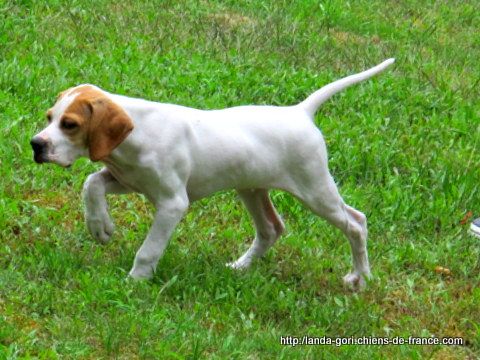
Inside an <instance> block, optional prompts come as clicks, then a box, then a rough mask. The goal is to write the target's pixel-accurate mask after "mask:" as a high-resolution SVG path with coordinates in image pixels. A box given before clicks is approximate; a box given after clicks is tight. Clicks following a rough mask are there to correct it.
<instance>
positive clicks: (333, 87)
mask: <svg viewBox="0 0 480 360" xmlns="http://www.w3.org/2000/svg"><path fill="white" fill-rule="evenodd" d="M394 62H395V59H393V58H392V59H388V60H385V61H384V62H382V63H381V64H379V65H377V66H375V67H373V68H371V69H368V70H366V71H363V72H361V73H358V74H355V75H350V76H347V77H345V78H343V79H340V80H337V81H334V82H332V83H330V84H328V85H325V86H324V87H322V88H321V89H320V90H317V91H315V92H314V93H313V94H312V95H310V96H309V97H308V98H306V99H305V100H304V101H302V102H301V103H300V104H298V106H300V107H303V108H304V109H305V111H306V112H307V113H308V114H309V115H310V116H312V117H313V115H315V112H316V111H317V110H318V108H319V107H320V105H322V104H323V103H324V102H325V101H327V100H328V99H330V98H331V97H332V96H333V95H335V94H336V93H338V92H339V91H342V90H343V89H345V88H347V87H349V86H350V85H353V84H356V83H358V82H360V81H364V80H367V79H369V78H371V77H372V76H374V75H376V74H378V73H379V72H382V71H383V70H385V69H386V68H387V67H388V66H390V65H391V64H393V63H394Z"/></svg>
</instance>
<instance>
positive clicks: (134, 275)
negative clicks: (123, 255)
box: [128, 266, 153, 281]
mask: <svg viewBox="0 0 480 360" xmlns="http://www.w3.org/2000/svg"><path fill="white" fill-rule="evenodd" d="M128 277H129V278H130V279H133V280H135V281H142V280H150V279H151V278H152V277H153V269H152V268H151V267H148V266H144V267H139V266H134V267H133V268H132V270H130V272H129V273H128Z"/></svg>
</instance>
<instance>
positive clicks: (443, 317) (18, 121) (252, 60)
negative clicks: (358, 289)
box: [0, 0, 480, 359]
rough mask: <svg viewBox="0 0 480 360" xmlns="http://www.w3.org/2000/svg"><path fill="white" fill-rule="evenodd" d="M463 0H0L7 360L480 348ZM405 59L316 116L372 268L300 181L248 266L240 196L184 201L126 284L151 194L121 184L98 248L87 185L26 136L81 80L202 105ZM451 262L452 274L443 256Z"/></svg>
mask: <svg viewBox="0 0 480 360" xmlns="http://www.w3.org/2000/svg"><path fill="white" fill-rule="evenodd" d="M479 14H480V13H479V11H478V7H477V4H476V2H474V1H471V2H470V1H428V2H427V1H419V0H410V1H404V2H398V1H380V0H375V1H367V0H358V1H350V2H344V1H339V0H338V1H334V0H331V1H325V2H322V4H320V2H319V1H314V0H312V1H308V0H304V1H295V2H291V1H274V0H271V1H241V2H239V1H207V0H205V1H200V2H199V1H194V0H183V1H173V0H171V1H156V2H145V1H123V2H107V1H95V2H89V1H80V0H74V1H70V2H62V1H55V0H50V1H42V2H41V1H28V0H24V1H6V2H5V0H0V117H1V119H0V120H1V121H0V127H1V129H0V130H1V132H0V134H1V141H0V173H1V177H0V236H1V240H0V359H3V358H5V359H30V358H38V359H107V358H120V359H135V358H145V359H154V358H161V359H165V358H167V359H184V358H185V359H197V358H205V359H210V358H213V359H227V358H237V359H268V358H272V359H277V358H280V359H291V358H293V359H319V358H322V359H323V358H324V359H337V358H345V359H366V358H373V359H384V358H392V359H405V358H412V359H420V358H433V359H464V358H468V359H474V358H477V357H479V356H480V324H479V319H480V306H479V305H480V288H479V281H480V275H479V270H480V262H479V259H480V242H479V240H478V239H475V238H473V237H470V236H468V234H467V228H468V225H469V221H468V220H467V221H466V222H463V223H462V222H461V220H462V218H464V216H465V214H467V213H468V212H469V211H472V212H473V213H474V216H475V215H478V216H480V185H479V184H480V167H479V165H480V152H479V146H480V121H479V119H480V114H479V113H480V106H479V105H478V104H479V103H478V99H479V95H480V94H479V88H480V68H479V65H478V64H479V60H478V59H479V58H480V37H479V35H478V29H479V27H480V15H479ZM388 57H396V59H397V62H396V64H395V66H394V67H393V68H391V69H389V70H388V71H387V72H385V73H383V74H382V75H380V76H379V77H377V78H375V79H373V80H371V81H369V82H367V83H364V84H361V85H359V86H355V87H353V88H351V89H348V90H347V91H345V92H343V93H342V94H340V95H337V96H336V97H335V98H334V99H332V100H331V101H330V102H328V103H327V104H325V105H324V106H323V108H322V110H321V111H320V112H319V114H318V115H317V123H318V125H319V127H320V128H321V129H322V131H323V133H324V135H325V138H326V141H327V144H328V148H329V157H330V168H331V171H332V173H333V175H334V177H335V179H336V181H337V183H338V184H339V187H340V191H341V193H342V194H343V196H344V198H345V199H346V201H347V202H348V203H350V204H352V205H353V206H355V207H356V208H358V209H361V210H362V211H364V212H365V213H366V214H367V216H368V219H369V230H370V238H369V251H370V257H371V263H372V267H373V274H374V279H373V280H372V281H371V282H370V283H369V286H368V289H367V291H365V292H363V293H360V294H351V293H349V292H347V291H345V290H344V289H343V287H342V285H341V281H340V280H341V277H342V276H343V275H344V274H345V273H346V272H347V271H348V270H349V267H350V250H349V246H348V244H347V241H346V239H345V238H343V236H341V234H340V233H339V232H338V231H336V230H335V229H333V228H332V227H331V226H328V225H327V224H325V223H324V222H323V221H322V220H320V219H318V218H316V217H315V216H314V215H313V214H312V213H310V212H308V211H307V210H305V209H304V208H303V207H302V206H301V205H299V204H298V203H297V202H296V201H295V200H294V199H293V198H292V197H291V196H289V195H288V194H283V193H280V192H275V193H273V198H274V202H275V204H276V206H277V208H278V209H279V212H280V213H281V214H282V215H283V217H284V219H285V222H286V225H287V230H288V232H287V234H286V235H285V236H284V237H283V238H282V239H281V240H280V241H279V242H278V243H277V245H276V246H275V247H274V248H273V249H272V250H271V251H270V252H269V253H268V254H267V256H266V257H265V259H263V260H262V261H258V262H256V263H255V264H254V266H253V268H252V269H251V270H249V271H248V272H245V273H235V272H233V271H231V270H229V269H227V268H225V267H224V264H225V263H226V262H227V261H232V260H233V259H235V258H236V257H237V256H239V255H240V254H241V253H242V252H243V251H244V250H245V249H246V247H247V246H248V245H249V243H250V241H251V238H252V235H253V229H252V225H251V222H250V220H249V218H248V215H247V214H246V211H245V210H244V209H243V208H242V206H241V205H240V204H239V202H238V199H236V198H235V195H234V193H232V192H226V193H221V194H217V195H215V196H213V197H211V198H209V199H205V200H202V201H200V202H198V203H195V204H193V205H192V206H191V210H190V211H189V213H188V215H187V216H186V218H185V220H184V221H183V222H182V223H181V224H180V226H179V227H178V228H177V230H176V232H175V234H174V237H173V239H172V241H171V243H170V246H169V247H168V249H167V252H166V254H165V256H164V258H163V259H162V260H161V261H160V264H159V267H158V270H157V273H156V275H155V278H154V279H153V281H151V282H139V283H136V282H132V281H126V276H127V273H128V270H129V269H130V266H131V265H132V261H133V257H134V254H135V251H136V250H137V249H138V248H139V246H140V244H141V242H142V240H143V238H144V237H145V235H146V233H147V231H148V228H149V226H150V223H151V219H152V208H151V206H150V205H149V204H147V203H146V201H145V200H144V198H142V197H141V196H138V195H129V196H120V197H111V198H109V202H110V205H111V211H112V214H113V217H114V219H115V222H116V225H117V229H116V233H115V235H114V241H112V242H111V243H110V244H109V245H107V246H101V245H99V244H97V243H95V242H94V241H93V240H92V239H91V238H90V236H89V235H88V234H87V231H86V227H85V225H84V222H83V206H82V204H81V188H82V182H83V181H84V180H85V178H86V176H87V175H88V174H89V173H91V172H93V171H95V170H96V169H98V168H99V166H100V165H99V164H92V163H90V162H89V161H87V160H79V161H78V162H77V163H76V164H75V165H74V166H73V167H72V168H71V169H69V170H64V169H61V168H59V167H55V166H42V167H39V166H37V165H36V164H34V162H33V160H32V153H31V150H30V147H29V139H30V138H31V136H32V135H33V134H35V133H36V132H37V131H38V130H39V129H41V128H42V127H43V126H44V125H45V120H44V116H45V115H44V114H45V111H46V109H48V107H49V106H51V105H52V103H53V100H54V99H55V97H56V95H57V94H58V93H59V92H60V91H62V90H64V89H65V88H67V87H69V86H72V85H76V84H79V83H86V82H90V83H94V84H97V85H99V86H101V87H103V88H105V89H108V90H110V91H112V92H116V93H122V94H128V95H131V96H139V97H144V98H148V99H154V100H158V101H163V102H172V103H179V104H184V105H188V106H193V107H198V108H222V107H226V106H233V105H241V104H278V105H288V104H294V103H296V102H299V101H300V100H302V99H304V98H305V97H306V96H307V95H308V94H310V93H311V92H312V91H313V90H316V89H317V88H319V87H321V86H322V85H323V84H325V83H327V82H329V81H331V80H334V79H337V78H340V77H342V76H345V75H347V74H351V73H354V72H358V71H360V70H363V69H365V68H367V67H370V66H373V65H375V64H377V63H379V62H380V61H382V60H384V59H386V58H388ZM436 266H442V267H446V268H448V269H450V270H451V275H450V276H444V275H441V274H437V273H436V272H435V270H434V269H435V267H436ZM431 334H435V335H436V336H439V337H442V336H461V337H463V338H464V340H465V342H466V345H465V346H462V347H444V346H383V347H380V346H363V347H362V346H357V347H355V346H341V347H335V346H309V347H307V346H304V347H295V348H292V347H289V346H281V345H280V343H279V338H280V336H281V335H284V336H285V335H292V336H303V335H311V336H323V335H326V336H390V337H393V336H409V335H412V336H429V335H431Z"/></svg>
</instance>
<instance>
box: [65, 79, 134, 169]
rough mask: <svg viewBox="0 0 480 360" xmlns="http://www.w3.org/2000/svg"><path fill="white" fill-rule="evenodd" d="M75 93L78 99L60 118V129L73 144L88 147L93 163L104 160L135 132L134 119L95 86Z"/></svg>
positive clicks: (87, 86) (84, 86)
mask: <svg viewBox="0 0 480 360" xmlns="http://www.w3.org/2000/svg"><path fill="white" fill-rule="evenodd" d="M64 94H65V92H63V93H61V95H60V96H63V95H64ZM71 94H72V95H74V94H76V96H75V99H74V101H73V102H72V103H71V104H70V105H69V106H68V107H67V108H66V109H65V112H64V113H63V115H62V117H61V118H60V125H59V126H60V129H61V130H62V131H63V132H64V133H65V134H66V135H67V136H68V137H69V139H70V140H71V141H72V142H73V143H75V144H79V145H80V144H84V145H85V146H87V147H88V151H89V157H90V159H91V160H92V161H99V160H102V159H103V158H105V157H107V156H108V155H110V153H111V152H112V151H113V149H115V148H116V147H117V146H118V145H120V143H121V142H122V141H123V140H125V138H126V137H127V136H128V134H129V133H130V131H132V129H133V123H132V120H131V119H130V117H129V116H128V115H127V113H126V112H125V111H124V110H123V109H122V108H121V107H120V106H118V105H117V104H115V103H114V102H113V101H112V100H111V99H110V98H109V97H108V96H107V95H105V94H104V93H103V92H102V91H100V90H99V89H97V88H95V87H93V86H90V85H83V86H80V87H78V88H76V89H74V90H73V91H72V92H71Z"/></svg>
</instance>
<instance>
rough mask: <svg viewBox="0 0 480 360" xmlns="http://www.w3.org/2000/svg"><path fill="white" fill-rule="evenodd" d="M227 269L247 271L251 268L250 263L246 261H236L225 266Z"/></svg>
mask: <svg viewBox="0 0 480 360" xmlns="http://www.w3.org/2000/svg"><path fill="white" fill-rule="evenodd" d="M225 266H226V267H228V268H230V269H233V270H246V269H248V268H249V267H250V262H246V261H238V260H237V261H234V262H229V263H226V264H225Z"/></svg>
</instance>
